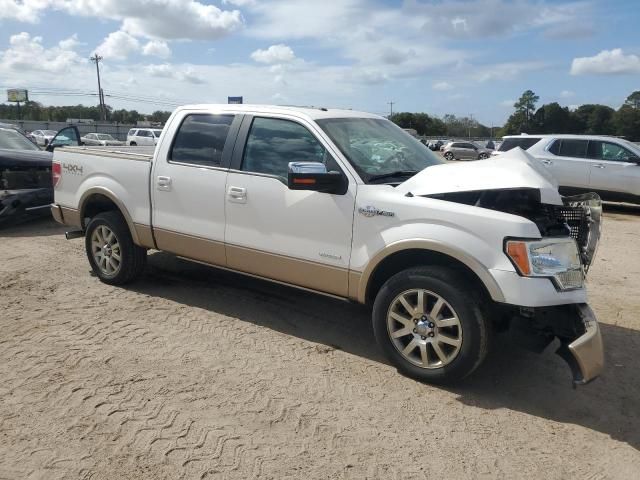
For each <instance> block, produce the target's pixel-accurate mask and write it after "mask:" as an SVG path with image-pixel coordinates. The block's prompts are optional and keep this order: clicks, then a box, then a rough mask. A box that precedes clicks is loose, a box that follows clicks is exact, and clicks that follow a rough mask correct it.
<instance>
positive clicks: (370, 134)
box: [52, 105, 603, 383]
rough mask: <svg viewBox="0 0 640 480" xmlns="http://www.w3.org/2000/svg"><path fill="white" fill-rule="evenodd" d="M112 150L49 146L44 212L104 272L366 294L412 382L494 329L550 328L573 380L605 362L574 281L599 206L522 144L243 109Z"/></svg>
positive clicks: (360, 298)
mask: <svg viewBox="0 0 640 480" xmlns="http://www.w3.org/2000/svg"><path fill="white" fill-rule="evenodd" d="M62 133H63V134H65V135H66V133H65V131H64V130H63V131H62ZM54 142H55V140H54ZM125 150H126V149H122V150H121V151H119V152H99V151H87V150H86V149H83V148H79V149H77V148H74V147H65V148H63V149H59V150H56V151H55V154H54V163H53V165H54V175H57V176H54V185H55V203H54V205H53V206H52V212H53V215H54V217H55V218H56V219H57V220H58V221H59V222H61V223H63V224H65V225H68V226H69V227H70V228H71V229H72V230H71V231H72V232H73V233H70V236H84V238H85V248H86V254H87V258H88V260H89V264H90V265H91V268H92V269H93V271H94V272H95V274H96V276H97V277H98V278H99V279H100V280H101V281H102V282H104V283H107V284H112V285H120V284H125V283H128V282H131V281H133V280H135V279H136V278H138V277H139V276H140V274H141V272H142V271H143V269H144V265H145V261H146V258H147V250H148V249H157V250H164V251H166V252H170V253H173V254H175V255H178V256H180V257H184V258H187V259H191V260H195V261H198V262H201V263H205V264H210V265H213V266H219V267H223V268H225V269H231V270H235V271H238V272H241V273H246V274H249V275H252V276H258V277H262V278H265V279H268V280H273V281H276V282H280V283H286V284H289V285H292V286H296V287H300V288H304V289H307V290H314V291H317V292H320V293H324V294H328V295H331V296H333V297H336V296H337V297H340V298H344V299H350V300H353V301H356V302H360V303H363V304H367V305H370V306H371V307H372V310H373V315H372V322H373V330H374V333H375V337H376V339H377V341H378V343H379V344H380V347H381V349H382V350H383V351H384V352H385V354H386V355H387V356H388V358H389V359H390V361H391V362H393V364H394V365H395V366H396V367H397V368H398V369H399V370H401V371H403V372H405V373H406V374H408V375H411V376H413V377H415V378H418V379H421V380H424V381H430V382H447V381H454V380H460V379H461V378H464V377H466V376H467V375H469V374H470V373H471V372H473V371H474V370H475V369H476V367H477V366H478V365H479V364H480V363H481V362H482V360H483V359H484V358H485V355H486V354H487V351H488V349H489V346H490V345H491V341H490V337H491V335H492V332H493V331H495V330H505V329H508V328H513V329H515V330H516V331H517V332H518V333H519V337H520V338H522V337H524V338H527V339H528V340H529V341H528V342H527V343H529V344H530V345H534V344H535V347H536V348H537V349H538V350H539V351H542V349H543V348H544V347H545V346H547V345H548V344H550V343H551V342H552V341H553V340H554V339H555V338H559V339H560V344H561V345H562V346H561V348H560V350H559V352H560V353H561V354H562V355H563V358H565V359H566V360H567V361H568V362H569V364H570V365H571V367H572V371H573V373H574V381H575V382H576V383H585V382H588V381H590V380H592V379H593V378H595V377H596V376H598V375H599V373H600V372H601V370H602V366H603V347H602V341H601V338H600V332H599V328H598V323H597V321H596V317H595V315H594V313H593V311H592V310H591V309H590V308H589V306H588V304H587V303H586V302H587V296H586V287H585V283H584V279H585V277H584V275H585V272H586V271H587V269H588V268H589V265H591V263H592V262H593V257H594V254H595V249H596V247H597V244H598V240H599V236H600V211H601V205H600V201H599V199H598V198H597V196H595V195H592V196H586V197H580V198H562V197H561V196H560V195H559V193H558V190H557V188H556V186H555V185H554V184H553V183H552V182H551V181H550V180H549V179H550V176H549V173H548V172H547V171H546V170H545V169H544V168H542V166H541V165H540V164H538V163H537V162H536V160H535V159H533V158H532V157H530V156H529V155H527V154H526V153H525V152H522V151H521V150H517V151H514V152H511V153H508V154H505V155H504V158H499V159H493V160H487V161H483V162H474V163H471V164H463V165H460V164H457V165H456V164H445V163H444V162H443V161H442V160H441V159H440V158H439V157H438V156H436V155H434V154H433V153H432V152H431V151H430V150H429V149H427V148H424V146H423V145H421V144H420V143H419V142H418V141H417V140H416V139H415V138H412V137H411V136H410V135H408V134H407V133H406V132H403V131H402V129H401V128H399V127H397V126H396V125H394V124H393V123H392V122H390V121H389V120H387V119H385V118H382V117H379V116H377V115H372V114H367V113H362V112H355V111H351V110H333V109H329V110H327V109H312V108H294V107H271V106H252V105H203V106H196V107H193V106H189V107H181V108H178V109H177V110H176V111H175V112H174V113H173V114H172V116H171V117H170V119H169V121H168V123H167V126H166V127H165V133H164V134H163V136H162V138H161V142H160V143H159V144H158V145H157V147H155V152H154V154H153V155H143V154H141V153H138V150H139V149H135V150H136V151H135V152H131V153H129V152H127V151H125ZM202 167H210V168H202ZM56 172H58V173H56ZM89 179H91V180H90V181H88V180H89ZM587 218H588V219H589V221H586V219H587ZM62 268H64V267H62ZM523 375H526V374H525V373H523Z"/></svg>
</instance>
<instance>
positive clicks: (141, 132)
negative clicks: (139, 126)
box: [137, 130, 151, 137]
mask: <svg viewBox="0 0 640 480" xmlns="http://www.w3.org/2000/svg"><path fill="white" fill-rule="evenodd" d="M137 136H138V137H150V136H151V133H150V132H149V130H138V135H137Z"/></svg>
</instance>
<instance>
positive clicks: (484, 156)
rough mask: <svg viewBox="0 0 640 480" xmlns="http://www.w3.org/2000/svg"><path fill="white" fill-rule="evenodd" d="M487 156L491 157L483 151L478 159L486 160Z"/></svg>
mask: <svg viewBox="0 0 640 480" xmlns="http://www.w3.org/2000/svg"><path fill="white" fill-rule="evenodd" d="M487 158H489V155H487V154H486V153H481V154H480V155H478V160H486V159H487Z"/></svg>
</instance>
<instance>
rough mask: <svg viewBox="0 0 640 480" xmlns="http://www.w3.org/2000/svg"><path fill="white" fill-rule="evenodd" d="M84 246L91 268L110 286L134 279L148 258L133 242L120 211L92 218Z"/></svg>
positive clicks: (100, 214)
mask: <svg viewBox="0 0 640 480" xmlns="http://www.w3.org/2000/svg"><path fill="white" fill-rule="evenodd" d="M107 246H108V248H107ZM85 249H86V251H87V258H88V259H89V264H90V265H91V268H92V269H93V271H94V272H95V274H96V275H97V276H98V278H99V279H100V280H101V281H102V282H104V283H107V284H109V285H124V284H126V283H130V282H132V281H134V280H135V279H136V278H138V277H139V276H140V274H141V273H142V271H143V270H144V266H145V264H146V261H147V251H146V250H145V249H144V248H142V247H139V246H137V245H135V244H134V243H133V239H132V238H131V232H130V231H129V227H128V226H127V222H126V221H125V220H124V218H123V217H122V215H121V214H120V212H114V211H111V212H103V213H99V214H98V215H96V216H95V217H93V218H92V219H91V221H90V222H89V225H88V226H87V232H86V235H85ZM118 259H119V260H118Z"/></svg>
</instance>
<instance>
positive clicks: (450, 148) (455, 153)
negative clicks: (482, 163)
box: [443, 142, 491, 161]
mask: <svg viewBox="0 0 640 480" xmlns="http://www.w3.org/2000/svg"><path fill="white" fill-rule="evenodd" d="M443 154H444V158H446V159H447V160H449V161H451V160H453V159H456V160H484V159H485V158H489V156H490V155H491V150H489V149H488V148H483V147H479V146H478V145H476V144H475V143H472V142H449V143H448V144H447V145H445V147H444V150H443Z"/></svg>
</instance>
